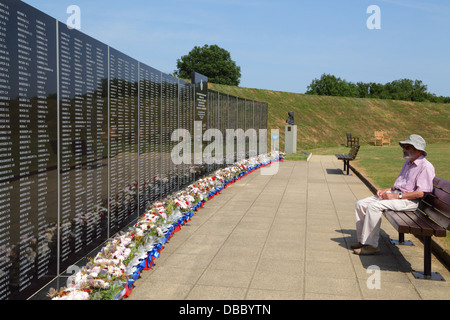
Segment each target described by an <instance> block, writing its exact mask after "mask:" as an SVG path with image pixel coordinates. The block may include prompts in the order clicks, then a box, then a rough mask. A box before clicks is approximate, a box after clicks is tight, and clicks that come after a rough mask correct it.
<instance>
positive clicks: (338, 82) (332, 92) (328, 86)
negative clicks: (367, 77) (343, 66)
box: [306, 74, 360, 97]
mask: <svg viewBox="0 0 450 320" xmlns="http://www.w3.org/2000/svg"><path fill="white" fill-rule="evenodd" d="M306 94H316V95H319V96H341V97H359V95H360V93H359V89H358V86H357V85H355V84H354V83H351V82H347V81H345V80H342V79H341V78H337V77H335V76H334V75H332V74H322V76H321V77H320V79H314V80H313V81H312V82H311V84H310V85H309V86H308V90H307V91H306Z"/></svg>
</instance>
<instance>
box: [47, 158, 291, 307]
mask: <svg viewBox="0 0 450 320" xmlns="http://www.w3.org/2000/svg"><path fill="white" fill-rule="evenodd" d="M284 155H285V154H284V153H282V152H272V153H268V154H264V155H259V156H257V157H253V158H250V159H245V160H242V161H239V162H236V163H234V164H233V165H231V166H229V167H226V168H224V169H219V170H217V171H215V172H214V173H212V174H211V175H209V176H208V177H206V178H203V179H199V180H197V181H196V182H195V183H193V184H191V185H189V186H188V187H186V188H185V189H184V190H181V191H178V192H176V193H174V194H172V195H170V196H168V197H166V198H165V199H164V200H162V201H156V202H154V203H152V204H151V205H150V206H148V208H147V209H146V211H145V213H144V214H143V215H142V216H141V217H140V218H139V219H138V221H137V222H136V224H134V225H133V226H132V227H130V228H128V230H127V231H125V232H124V231H122V232H120V233H118V234H117V235H116V236H114V237H113V238H111V239H109V240H108V241H107V242H106V244H105V246H104V247H103V248H102V250H101V251H100V252H99V253H98V254H97V255H96V256H95V257H93V258H91V259H90V261H89V262H88V263H87V264H86V265H85V266H84V267H82V268H81V269H80V270H79V271H78V272H77V273H76V274H75V275H74V276H72V277H69V280H68V281H67V286H66V287H63V288H61V289H60V290H59V291H56V290H55V289H50V291H49V293H48V296H49V297H51V298H52V299H53V300H119V299H122V298H124V297H128V296H129V295H130V293H131V291H132V290H133V288H134V282H135V281H136V280H137V279H138V278H139V276H140V274H141V272H142V271H144V270H149V269H151V268H152V267H153V266H154V260H155V259H157V258H158V257H159V255H160V253H161V251H162V250H163V249H164V246H165V244H166V242H167V241H169V240H170V238H171V237H173V235H174V234H175V233H177V232H178V231H179V230H180V229H181V227H182V226H183V225H184V224H185V223H187V222H188V221H189V220H190V219H191V218H192V217H193V216H194V215H195V214H196V212H197V211H198V210H199V209H200V208H201V207H203V205H204V203H205V202H206V201H208V200H209V199H212V198H213V197H214V196H216V195H217V194H219V193H220V192H221V191H222V190H223V189H224V188H226V187H227V186H228V185H229V184H230V183H234V182H236V181H237V180H240V179H241V178H242V177H244V176H246V175H247V174H249V173H251V172H253V171H254V170H256V169H258V168H260V167H263V166H266V165H269V164H270V163H271V162H274V161H283V159H284Z"/></svg>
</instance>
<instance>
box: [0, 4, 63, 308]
mask: <svg viewBox="0 0 450 320" xmlns="http://www.w3.org/2000/svg"><path fill="white" fill-rule="evenodd" d="M56 53H57V52H56V20H55V19H52V18H50V17H49V16H47V15H45V14H43V13H41V12H40V11H37V10H35V9H34V8H32V7H30V6H28V5H23V4H22V3H20V2H18V1H1V2H0V300H3V299H6V298H17V299H20V298H23V297H26V296H27V294H29V293H30V292H33V290H36V289H37V288H39V286H41V285H42V284H43V283H45V282H46V281H49V278H51V277H54V276H55V275H56V272H57V268H56V265H57V252H56V245H57V222H58V207H57V197H56V196H55V193H57V185H58V183H57V178H58V173H57V129H56V123H57V121H56V114H57V101H56V94H57V74H56V71H57V66H56Z"/></svg>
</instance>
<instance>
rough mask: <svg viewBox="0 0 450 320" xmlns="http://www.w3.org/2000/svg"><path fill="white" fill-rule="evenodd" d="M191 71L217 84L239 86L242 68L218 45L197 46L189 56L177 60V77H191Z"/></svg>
mask: <svg viewBox="0 0 450 320" xmlns="http://www.w3.org/2000/svg"><path fill="white" fill-rule="evenodd" d="M191 71H195V72H198V73H201V74H203V75H205V76H207V77H208V80H209V81H211V82H213V83H217V84H226V85H231V86H238V85H239V82H240V78H241V68H240V67H239V66H237V65H236V62H234V61H233V60H232V59H231V54H230V53H229V52H228V51H227V50H225V49H223V48H221V47H219V46H218V45H215V44H214V45H211V46H209V45H206V44H205V45H204V46H203V47H198V46H195V47H194V48H193V49H192V50H191V51H190V52H189V54H187V55H184V56H182V57H181V58H180V59H177V70H175V72H174V73H175V76H177V77H180V78H187V79H189V78H190V77H191Z"/></svg>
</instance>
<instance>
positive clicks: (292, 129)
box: [284, 125, 297, 154]
mask: <svg viewBox="0 0 450 320" xmlns="http://www.w3.org/2000/svg"><path fill="white" fill-rule="evenodd" d="M284 139H285V141H284V146H285V147H284V152H286V154H288V153H297V126H296V125H287V126H286V127H285V135H284Z"/></svg>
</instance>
